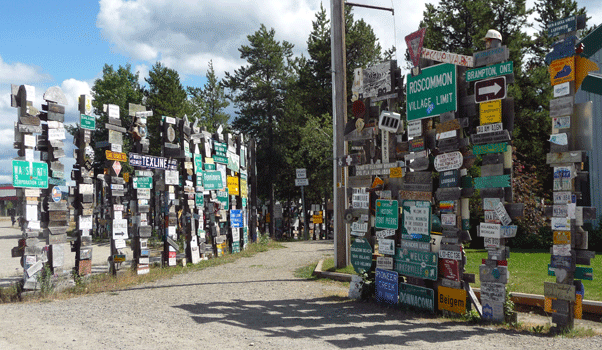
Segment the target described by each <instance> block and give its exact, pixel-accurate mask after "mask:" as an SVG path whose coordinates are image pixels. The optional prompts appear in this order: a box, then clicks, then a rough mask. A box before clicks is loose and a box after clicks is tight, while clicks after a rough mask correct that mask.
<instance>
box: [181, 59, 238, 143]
mask: <svg viewBox="0 0 602 350" xmlns="http://www.w3.org/2000/svg"><path fill="white" fill-rule="evenodd" d="M205 77H206V78H207V82H206V83H205V85H204V86H203V88H200V87H188V88H187V90H188V94H189V95H190V99H189V101H190V104H191V108H192V114H191V115H190V116H189V117H191V118H192V119H199V121H200V122H199V125H200V126H205V127H206V128H207V130H208V131H209V132H215V131H216V130H217V126H218V125H223V126H227V125H228V119H229V118H230V116H229V115H228V114H227V113H225V112H224V109H225V108H226V107H228V106H229V105H230V102H228V100H227V99H226V93H225V89H224V86H223V83H222V82H220V81H219V80H218V79H217V76H216V75H215V70H214V69H213V61H209V69H208V70H207V74H206V75H205Z"/></svg>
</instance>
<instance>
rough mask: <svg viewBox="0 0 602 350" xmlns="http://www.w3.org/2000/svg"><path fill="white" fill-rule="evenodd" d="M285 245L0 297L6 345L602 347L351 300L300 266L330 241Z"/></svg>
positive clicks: (0, 335)
mask: <svg viewBox="0 0 602 350" xmlns="http://www.w3.org/2000/svg"><path fill="white" fill-rule="evenodd" d="M284 245H285V246H286V248H284V249H276V250H271V251H268V252H264V253H260V254H257V255H256V256H254V257H252V258H243V259H239V260H237V261H236V262H234V263H231V264H226V265H222V266H217V267H212V268H208V269H205V270H203V271H198V272H194V273H189V274H182V275H178V276H176V277H174V278H172V279H169V280H164V281H159V282H154V283H149V284H144V285H140V286H137V287H134V288H131V289H128V290H123V291H119V292H116V293H103V294H97V295H89V296H83V297H78V298H72V299H68V300H58V301H51V302H41V303H21V304H5V305H0V349H3V350H7V349H255V348H256V349H287V350H290V349H312V350H314V349H337V348H338V349H351V348H359V349H393V348H402V347H411V348H413V349H431V350H432V349H496V350H499V349H599V348H602V337H599V336H597V337H592V338H585V339H583V338H582V339H564V338H558V337H547V336H536V335H530V334H526V333H518V332H515V331H507V330H503V329H502V330H500V329H499V328H497V327H490V326H473V325H469V324H466V323H461V322H455V321H452V320H448V319H441V318H420V317H418V316H416V315H414V314H407V313H404V312H402V311H400V310H398V309H394V308H387V307H382V306H379V305H376V304H374V303H362V302H356V301H350V300H348V299H347V298H344V297H343V296H344V295H346V293H347V290H346V289H345V287H344V285H342V284H337V283H324V282H316V281H306V280H301V279H299V278H296V277H294V273H293V272H294V270H295V269H297V268H298V267H301V266H305V265H307V264H309V263H311V262H316V261H317V260H318V259H320V258H322V257H324V256H326V255H332V241H317V242H316V241H310V242H293V243H284Z"/></svg>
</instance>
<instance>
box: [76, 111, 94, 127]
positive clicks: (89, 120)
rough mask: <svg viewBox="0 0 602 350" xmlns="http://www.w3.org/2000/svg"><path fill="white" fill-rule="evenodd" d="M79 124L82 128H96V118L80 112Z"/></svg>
mask: <svg viewBox="0 0 602 350" xmlns="http://www.w3.org/2000/svg"><path fill="white" fill-rule="evenodd" d="M79 124H80V126H81V127H82V129H88V130H95V129H96V118H95V117H93V116H89V115H85V114H80V117H79Z"/></svg>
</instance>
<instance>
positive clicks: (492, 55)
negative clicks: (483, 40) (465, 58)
mask: <svg viewBox="0 0 602 350" xmlns="http://www.w3.org/2000/svg"><path fill="white" fill-rule="evenodd" d="M472 57H473V59H474V67H481V66H487V65H490V64H494V63H500V62H504V61H507V60H508V58H509V57H510V51H509V50H508V48H507V47H506V46H500V47H495V48H491V49H488V50H485V51H479V52H475V53H474V54H473V55H472Z"/></svg>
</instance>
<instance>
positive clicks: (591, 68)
mask: <svg viewBox="0 0 602 350" xmlns="http://www.w3.org/2000/svg"><path fill="white" fill-rule="evenodd" d="M575 60H576V61H575V90H579V87H580V86H581V83H583V79H585V77H587V75H588V74H589V72H597V71H598V70H599V69H600V68H599V67H598V65H597V64H596V63H595V62H594V61H590V60H588V59H587V58H585V57H581V56H575Z"/></svg>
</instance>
